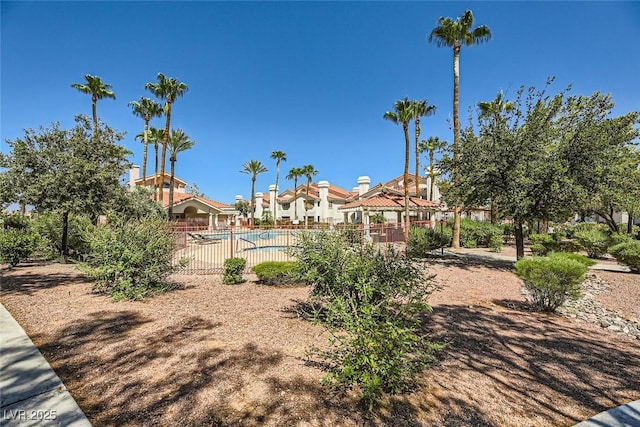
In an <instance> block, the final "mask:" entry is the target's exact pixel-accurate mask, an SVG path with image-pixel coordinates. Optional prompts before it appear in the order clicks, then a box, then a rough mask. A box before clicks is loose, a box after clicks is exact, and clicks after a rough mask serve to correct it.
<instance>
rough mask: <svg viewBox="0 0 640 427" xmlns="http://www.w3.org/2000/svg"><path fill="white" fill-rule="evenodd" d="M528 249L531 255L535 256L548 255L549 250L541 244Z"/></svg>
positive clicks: (535, 244)
mask: <svg viewBox="0 0 640 427" xmlns="http://www.w3.org/2000/svg"><path fill="white" fill-rule="evenodd" d="M529 249H531V253H532V254H533V255H535V256H545V255H547V254H548V253H549V249H548V248H547V247H546V246H545V245H543V244H542V243H534V244H532V245H531V246H530V247H529Z"/></svg>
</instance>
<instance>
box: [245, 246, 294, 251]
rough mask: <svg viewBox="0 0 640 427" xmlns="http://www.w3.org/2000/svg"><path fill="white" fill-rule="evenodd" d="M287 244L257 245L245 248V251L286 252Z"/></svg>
mask: <svg viewBox="0 0 640 427" xmlns="http://www.w3.org/2000/svg"><path fill="white" fill-rule="evenodd" d="M287 249H289V246H258V247H255V248H246V249H245V252H246V251H251V252H287Z"/></svg>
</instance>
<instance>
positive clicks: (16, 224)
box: [0, 215, 31, 230]
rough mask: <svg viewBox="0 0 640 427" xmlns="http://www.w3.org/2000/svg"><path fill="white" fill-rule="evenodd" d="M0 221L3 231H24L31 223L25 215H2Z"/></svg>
mask: <svg viewBox="0 0 640 427" xmlns="http://www.w3.org/2000/svg"><path fill="white" fill-rule="evenodd" d="M0 221H2V228H4V229H5V230H8V229H15V230H26V229H27V228H29V225H30V223H31V219H30V218H29V217H28V216H26V215H2V217H0Z"/></svg>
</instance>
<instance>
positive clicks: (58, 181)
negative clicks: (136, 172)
mask: <svg viewBox="0 0 640 427" xmlns="http://www.w3.org/2000/svg"><path fill="white" fill-rule="evenodd" d="M76 122H77V125H76V126H75V127H74V128H73V129H71V130H63V129H60V125H59V124H57V123H54V124H53V125H52V126H51V127H50V128H40V130H39V131H35V130H32V129H28V130H26V131H25V135H24V137H23V138H18V139H16V140H13V141H11V140H7V144H8V146H9V147H10V148H11V152H10V153H9V154H2V155H1V161H0V166H2V167H4V168H6V170H5V171H3V172H0V182H3V181H4V182H10V183H11V184H12V185H13V186H14V187H13V188H14V189H13V191H12V193H11V194H9V200H6V199H5V200H3V203H5V202H15V201H18V200H23V201H24V202H26V203H28V204H30V205H32V206H34V207H35V208H36V209H37V210H38V211H43V210H54V209H58V210H60V211H61V212H62V221H63V227H62V255H63V256H64V257H65V259H66V258H67V256H68V254H69V248H68V240H67V237H68V221H69V214H70V213H72V212H73V213H86V214H89V215H91V216H92V217H93V218H94V219H95V218H97V216H98V215H99V214H101V213H103V212H105V211H106V210H107V208H108V207H109V206H110V204H111V202H112V200H113V199H114V198H115V197H117V194H118V193H119V192H121V191H124V189H123V187H122V186H121V185H120V183H119V177H120V176H121V175H123V174H124V173H125V172H126V170H127V169H128V168H129V166H130V164H129V162H128V161H127V160H126V156H127V155H129V154H130V152H129V151H127V150H126V149H125V148H124V147H122V146H120V145H118V144H117V142H118V141H120V140H121V139H122V137H123V135H122V134H120V133H117V132H115V131H114V130H112V129H111V128H109V127H108V126H105V127H104V128H103V129H99V131H98V132H96V133H94V136H93V137H91V136H90V135H89V133H90V130H91V122H90V120H89V119H88V118H87V117H86V116H78V117H76ZM96 138H97V139H98V142H99V143H98V144H95V143H91V142H90V141H91V140H93V141H95V139H96ZM0 187H3V185H0ZM3 197H5V196H3Z"/></svg>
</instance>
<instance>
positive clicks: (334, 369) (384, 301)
mask: <svg viewBox="0 0 640 427" xmlns="http://www.w3.org/2000/svg"><path fill="white" fill-rule="evenodd" d="M295 253H296V257H297V262H298V268H299V270H300V274H301V277H303V278H304V280H305V282H307V283H311V284H312V286H313V289H312V291H311V302H312V303H313V304H315V305H316V306H318V305H319V306H321V307H323V308H324V310H321V312H322V313H323V316H322V318H320V319H316V320H317V321H319V322H321V323H322V324H323V325H324V326H325V327H326V328H327V329H328V330H329V332H330V333H331V336H332V340H331V344H332V349H331V350H329V351H328V352H323V353H316V354H318V355H320V356H321V357H323V358H324V359H325V360H328V362H329V365H330V366H331V367H330V372H329V373H328V374H327V375H326V376H325V377H324V379H323V382H324V383H325V384H327V385H330V386H331V387H333V388H336V389H342V390H344V389H349V388H355V389H356V390H357V391H358V392H359V394H360V396H361V398H362V399H363V401H364V402H366V403H367V404H368V405H369V407H370V408H371V407H372V406H373V405H375V404H376V403H377V402H379V400H380V398H381V396H382V394H383V393H385V392H388V393H397V392H401V391H403V390H406V389H407V388H409V387H410V386H412V385H413V384H414V382H415V379H416V374H417V372H419V371H420V370H422V369H423V368H424V366H425V365H426V364H428V363H430V362H431V361H432V360H433V352H434V351H435V350H436V349H437V348H439V347H440V346H439V345H437V344H434V343H432V342H430V341H429V340H428V339H427V338H426V337H424V336H423V335H422V334H421V333H420V317H421V315H423V314H424V313H426V312H429V311H430V309H431V308H430V307H429V305H428V304H427V302H426V297H427V296H428V295H429V294H430V293H431V292H432V291H433V290H434V289H435V282H434V281H433V279H432V277H426V276H425V273H424V268H423V267H422V266H419V265H417V264H416V263H415V262H413V261H412V260H411V259H410V258H408V257H405V256H403V255H401V254H399V253H397V252H396V251H394V249H393V248H392V247H387V248H384V249H381V248H375V247H374V246H373V245H370V244H364V245H359V244H358V245H353V244H351V243H350V242H349V241H348V240H347V239H345V237H344V236H343V235H340V234H329V233H313V234H312V233H303V234H302V235H301V236H300V237H299V240H298V247H297V248H296V249H295ZM319 312H320V310H319Z"/></svg>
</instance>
